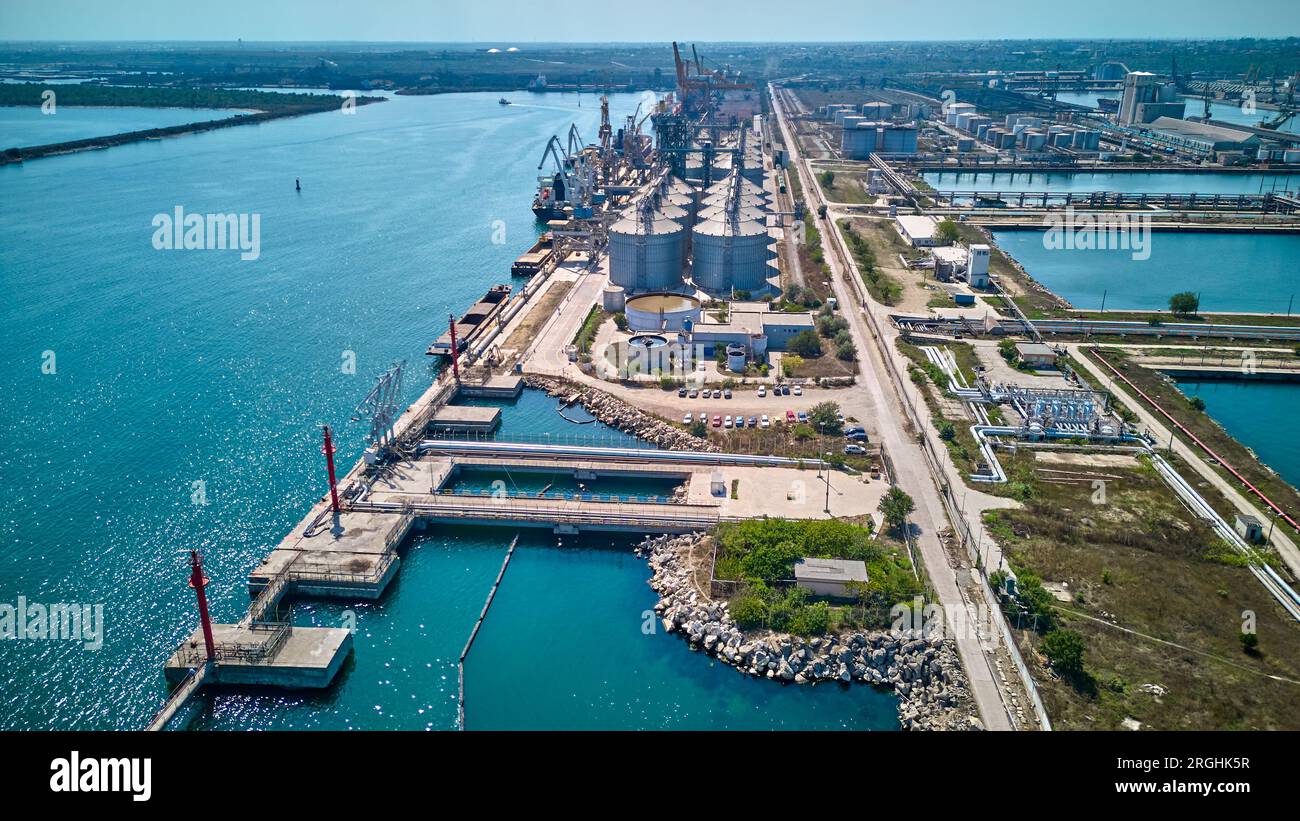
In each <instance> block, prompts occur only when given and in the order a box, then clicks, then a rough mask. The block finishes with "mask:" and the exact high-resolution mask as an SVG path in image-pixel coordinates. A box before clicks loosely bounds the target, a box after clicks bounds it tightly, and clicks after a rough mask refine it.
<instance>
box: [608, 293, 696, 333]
mask: <svg viewBox="0 0 1300 821" xmlns="http://www.w3.org/2000/svg"><path fill="white" fill-rule="evenodd" d="M624 312H625V314H626V316H627V325H628V328H630V329H631V330H633V331H655V332H659V331H681V330H682V329H683V324H684V323H685V322H686V321H687V320H689V321H690V322H692V323H695V322H699V319H700V301H699V300H698V299H696V298H695V297H693V296H686V295H685V294H643V295H642V296H637V297H632V298H631V299H629V300H628V301H627V304H626V305H625V306H624Z"/></svg>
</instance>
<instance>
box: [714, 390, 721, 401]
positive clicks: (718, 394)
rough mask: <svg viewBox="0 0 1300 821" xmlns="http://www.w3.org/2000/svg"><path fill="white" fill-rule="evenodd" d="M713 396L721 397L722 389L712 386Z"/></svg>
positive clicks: (715, 397)
mask: <svg viewBox="0 0 1300 821" xmlns="http://www.w3.org/2000/svg"><path fill="white" fill-rule="evenodd" d="M713 398H714V399H721V398H722V391H720V390H718V389H717V388H714V389H713Z"/></svg>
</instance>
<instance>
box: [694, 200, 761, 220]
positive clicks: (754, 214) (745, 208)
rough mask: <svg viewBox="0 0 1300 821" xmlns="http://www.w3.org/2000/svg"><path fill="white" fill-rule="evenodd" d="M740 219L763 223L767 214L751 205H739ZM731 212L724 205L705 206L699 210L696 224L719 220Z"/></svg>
mask: <svg viewBox="0 0 1300 821" xmlns="http://www.w3.org/2000/svg"><path fill="white" fill-rule="evenodd" d="M739 211H740V218H741V219H743V220H750V221H753V222H758V223H764V222H766V221H767V212H766V211H764V210H763V209H762V208H757V207H755V206H752V205H746V204H745V203H743V202H742V203H741V204H740V209H739ZM730 213H731V211H730V209H729V208H728V206H727V205H726V204H725V203H718V204H717V205H707V206H705V207H703V208H701V209H700V214H699V220H697V222H707V221H709V220H719V219H722V218H724V217H726V216H727V215H728V214H730Z"/></svg>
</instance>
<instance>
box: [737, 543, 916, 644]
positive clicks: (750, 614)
mask: <svg viewBox="0 0 1300 821" xmlns="http://www.w3.org/2000/svg"><path fill="white" fill-rule="evenodd" d="M716 539H717V544H718V553H717V556H718V559H717V565H716V567H715V568H714V576H715V577H716V578H719V579H735V580H739V581H741V582H742V583H743V585H742V589H741V590H740V592H739V593H737V594H736V595H735V596H733V597H732V599H731V615H732V618H734V619H735V620H736V622H737V624H739V625H740V626H742V627H747V628H752V627H760V626H762V627H769V628H771V629H773V630H783V631H789V632H793V633H800V634H803V635H815V634H821V633H825V632H826V631H827V629H828V628H829V626H830V624H831V622H832V621H834V623H835V624H836V626H840V627H846V628H848V627H853V626H868V625H869V626H884V625H886V624H888V610H889V608H890V607H892V606H893V605H895V604H898V603H900V602H906V601H910V600H911V599H912V598H914V597H915V596H918V595H921V592H922V590H921V585H920V583H919V582H918V581H917V580H916V576H915V575H914V574H913V572H912V567H911V564H910V563H909V562H908V561H907V558H906V555H905V552H904V553H903V554H902V555H900V554H899V552H898V551H896V550H894V549H892V548H891V545H889V544H888V543H886V542H882V541H880V540H875V539H872V538H871V531H870V530H869V529H867V528H866V527H861V526H859V525H855V524H850V523H848V522H843V521H839V520H835V519H831V520H797V521H796V520H787V519H751V520H748V521H744V522H728V523H725V524H721V525H719V526H718V529H717V533H716ZM801 558H821V559H855V560H860V561H863V562H865V563H866V565H867V578H868V581H867V583H866V585H865V586H864V587H863V588H862V589H861V590H858V591H855V595H856V598H857V605H858V606H857V607H856V608H855V607H853V606H850V605H831V604H829V603H827V602H814V601H811V600H810V596H809V594H808V592H807V591H805V590H802V589H800V588H798V587H795V586H793V585H790V584H789V580H791V579H793V578H794V564H795V562H796V561H798V560H799V559H801Z"/></svg>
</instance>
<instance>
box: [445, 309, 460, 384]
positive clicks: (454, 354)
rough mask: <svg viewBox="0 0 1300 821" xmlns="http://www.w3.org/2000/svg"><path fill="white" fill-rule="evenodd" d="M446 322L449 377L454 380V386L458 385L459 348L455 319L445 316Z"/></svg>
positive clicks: (449, 315) (451, 316)
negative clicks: (449, 346)
mask: <svg viewBox="0 0 1300 821" xmlns="http://www.w3.org/2000/svg"><path fill="white" fill-rule="evenodd" d="M447 321H448V322H449V323H450V324H451V375H452V376H454V377H455V378H456V384H460V346H459V345H457V344H456V317H455V316H453V315H452V314H447Z"/></svg>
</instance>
